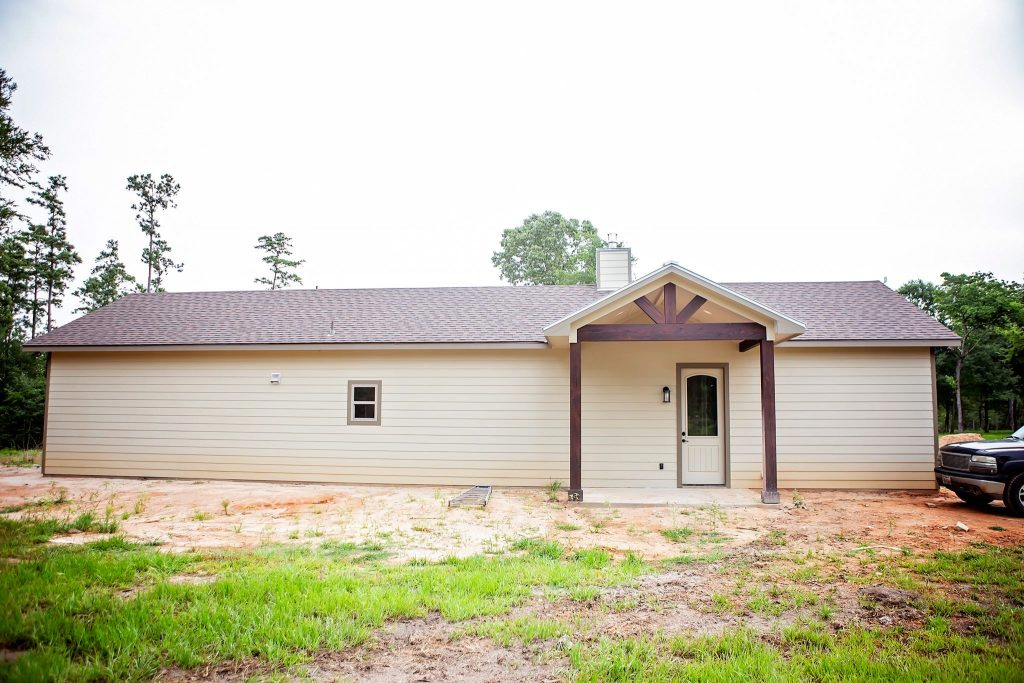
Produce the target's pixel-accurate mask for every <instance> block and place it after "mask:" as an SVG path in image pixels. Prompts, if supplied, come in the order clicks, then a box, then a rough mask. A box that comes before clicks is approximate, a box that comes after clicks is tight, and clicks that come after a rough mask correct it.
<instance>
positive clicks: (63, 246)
mask: <svg viewBox="0 0 1024 683" xmlns="http://www.w3.org/2000/svg"><path fill="white" fill-rule="evenodd" d="M67 188H68V185H67V180H66V179H65V178H64V176H59V175H58V176H50V180H49V184H48V185H47V186H46V187H44V188H40V189H38V190H37V191H36V192H35V194H34V196H32V197H29V199H28V201H29V203H30V204H34V205H36V206H39V207H41V208H42V209H44V210H45V211H46V215H47V219H46V223H45V224H41V225H39V224H36V225H32V226H30V228H29V230H28V232H27V233H26V235H27V242H28V245H29V246H30V249H29V251H30V253H31V256H30V267H31V271H32V290H33V291H32V303H31V319H32V322H31V330H32V332H31V336H32V337H35V336H36V328H37V326H38V322H39V319H40V318H45V320H46V325H45V331H46V332H49V331H50V330H52V329H53V311H54V309H55V308H60V306H61V305H62V304H63V303H64V293H65V292H66V291H67V289H68V287H69V286H70V285H71V281H72V280H73V279H74V276H75V272H74V267H75V266H76V265H78V264H79V263H81V262H82V259H81V257H79V255H78V252H77V251H75V247H74V245H73V244H71V242H70V241H68V235H67V217H66V215H65V213H64V202H63V200H61V198H60V192H61V190H64V191H67Z"/></svg>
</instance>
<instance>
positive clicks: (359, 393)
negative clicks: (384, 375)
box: [348, 380, 381, 425]
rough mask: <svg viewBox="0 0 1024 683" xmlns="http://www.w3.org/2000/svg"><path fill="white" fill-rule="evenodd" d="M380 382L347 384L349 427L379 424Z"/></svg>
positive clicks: (352, 381) (353, 382) (354, 381)
mask: <svg viewBox="0 0 1024 683" xmlns="http://www.w3.org/2000/svg"><path fill="white" fill-rule="evenodd" d="M380 385H381V382H380V380H366V381H357V380H349V383H348V423H349V424H350V425H379V424H380Z"/></svg>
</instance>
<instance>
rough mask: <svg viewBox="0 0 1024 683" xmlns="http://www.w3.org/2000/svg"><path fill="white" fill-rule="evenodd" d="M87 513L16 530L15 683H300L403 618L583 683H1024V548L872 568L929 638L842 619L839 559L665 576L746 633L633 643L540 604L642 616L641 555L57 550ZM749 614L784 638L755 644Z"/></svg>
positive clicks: (351, 548)
mask: <svg viewBox="0 0 1024 683" xmlns="http://www.w3.org/2000/svg"><path fill="white" fill-rule="evenodd" d="M88 514H90V513H85V514H83V515H82V516H80V517H78V518H76V519H73V520H64V521H59V520H48V519H42V518H37V519H27V520H20V521H16V520H11V519H3V518H0V555H2V556H3V557H6V558H16V561H13V562H12V561H7V562H0V614H2V615H3V618H2V619H0V648H3V649H7V650H12V651H15V652H24V654H23V655H22V656H20V657H18V658H17V659H15V660H14V661H13V662H2V663H0V681H2V680H75V681H78V680H129V681H131V680H145V679H149V678H151V677H153V676H155V675H156V674H157V673H158V672H159V671H160V670H161V669H163V668H167V667H182V668H185V669H196V668H198V667H202V666H205V665H207V664H214V663H219V662H232V661H236V662H237V661H249V660H253V659H254V658H255V660H256V661H258V662H259V663H260V665H261V666H262V667H263V669H264V670H265V671H264V673H267V674H279V675H286V674H287V672H289V671H293V670H299V669H298V667H301V665H302V664H304V663H306V662H308V661H310V660H311V658H312V657H313V656H314V655H315V654H316V653H318V652H324V651H341V650H345V649H346V648H350V647H352V646H355V645H358V644H361V643H364V642H365V641H366V640H367V639H368V638H370V637H372V636H373V634H374V633H375V632H376V631H378V630H379V629H380V628H382V627H383V626H384V625H385V624H386V623H387V622H389V621H394V620H401V619H415V618H421V617H426V616H428V615H430V614H440V615H441V617H443V618H444V619H445V620H448V621H450V622H462V624H461V625H460V627H459V628H458V629H456V631H455V632H454V635H453V637H468V636H473V637H483V638H489V639H491V640H493V641H494V643H495V644H497V645H499V646H502V647H509V646H520V645H522V646H530V647H531V648H537V650H536V652H537V653H538V655H537V656H538V657H540V658H542V659H543V657H545V656H546V655H545V653H546V652H551V651H562V652H564V653H565V654H566V655H567V656H568V659H569V664H570V667H571V668H570V670H569V672H568V673H567V679H568V680H575V681H641V680H642V681H682V680H687V681H689V680H693V681H744V680H758V681H805V680H813V681H839V680H870V681H888V680H897V681H916V680H937V681H955V682H956V683H962V682H963V681H967V680H971V681H973V680H982V681H986V680H990V681H1013V680H1018V681H1020V680H1024V673H1021V672H1024V547H1018V548H999V547H994V546H988V545H983V544H978V545H976V546H975V547H971V548H968V549H967V550H964V551H960V552H938V553H933V554H929V555H920V556H918V555H912V554H908V555H903V554H899V555H878V556H869V557H865V558H858V559H857V564H858V569H859V570H860V571H859V572H855V573H854V575H853V576H851V578H858V579H862V580H863V581H865V582H870V583H871V584H876V583H880V584H882V585H891V586H905V587H912V588H913V589H914V590H916V591H918V592H919V594H920V599H915V600H914V607H915V608H916V609H919V610H921V614H922V618H921V620H920V622H919V624H920V625H918V623H915V624H913V625H907V624H905V623H902V622H900V623H896V624H893V625H890V626H885V627H882V626H875V625H873V624H874V622H873V621H872V620H870V619H866V620H864V621H862V622H861V623H860V624H858V623H856V622H854V623H853V625H850V623H849V622H848V620H842V619H840V618H839V617H838V616H837V609H836V608H837V604H836V603H835V601H834V598H833V597H830V596H831V595H833V593H834V590H835V585H836V583H837V582H840V581H843V580H846V579H844V578H842V577H843V576H844V575H845V572H846V569H845V568H844V566H843V565H842V563H840V564H835V563H834V562H833V558H832V557H831V556H829V555H827V554H824V553H816V554H812V553H802V552H791V553H787V554H776V555H773V558H772V559H771V560H770V561H768V562H767V563H764V562H762V563H752V562H750V561H749V558H744V556H742V555H735V554H733V555H730V554H728V552H729V551H727V550H726V549H723V548H719V547H712V548H707V552H706V553H705V554H703V555H681V556H679V557H678V558H673V559H672V560H667V561H665V562H663V563H662V567H663V568H665V569H670V568H678V567H679V566H681V565H688V566H689V568H688V569H687V571H688V572H689V571H693V572H704V573H705V575H706V576H708V577H711V576H718V575H721V576H722V577H723V584H722V585H723V590H722V592H718V593H714V594H712V596H711V598H710V600H709V601H706V602H704V603H703V606H702V609H704V610H705V612H706V613H707V617H708V619H709V620H710V619H716V618H718V619H727V620H738V623H739V624H741V625H739V626H733V627H729V628H727V630H726V631H725V632H724V633H722V634H721V635H703V636H702V635H699V634H700V631H697V632H695V633H693V634H689V635H681V634H679V633H673V632H662V631H657V630H652V631H650V632H649V633H646V634H644V635H640V636H637V637H634V638H622V637H611V636H609V635H608V633H609V632H614V631H610V630H608V629H604V630H602V628H601V626H600V625H599V623H597V622H594V621H593V620H588V619H587V618H585V617H581V616H579V615H576V616H565V617H562V618H557V619H556V618H550V617H548V616H540V615H533V614H531V613H529V611H528V610H529V608H528V607H524V606H525V605H526V604H527V603H528V602H530V601H533V600H541V599H543V600H559V601H561V600H564V601H568V602H571V603H572V604H573V607H572V610H570V612H574V611H580V612H582V611H585V610H596V611H602V612H603V613H619V612H622V611H628V610H631V609H635V608H637V605H638V604H639V603H638V600H637V599H636V598H629V599H625V598H620V599H619V600H618V601H617V602H610V603H607V604H606V603H604V602H602V596H603V595H605V594H607V593H608V592H607V591H606V590H605V589H607V588H608V587H610V586H615V585H620V584H622V583H626V582H629V581H631V580H633V579H635V578H637V577H639V576H640V575H641V574H644V573H646V572H650V571H652V570H653V569H654V568H653V567H651V566H650V565H648V564H646V563H644V562H643V561H642V560H641V559H640V558H638V557H637V556H635V555H627V556H626V557H625V558H623V559H618V560H617V559H616V558H614V557H613V556H612V555H611V554H610V553H608V552H607V551H605V550H602V549H597V548H586V549H576V550H573V549H567V548H565V547H564V546H562V545H560V544H558V543H557V542H554V541H552V540H550V539H545V538H524V539H519V540H517V541H515V542H514V543H513V544H512V548H511V550H510V551H509V552H508V553H504V554H500V555H494V556H491V555H478V556H474V557H469V558H464V559H456V558H450V559H446V560H443V561H439V562H428V561H423V560H419V561H411V562H407V563H401V564H395V563H391V562H385V560H388V559H389V558H390V557H391V554H390V552H389V549H388V547H387V546H386V545H384V543H385V542H387V540H386V539H382V540H381V541H379V542H365V543H353V542H343V541H336V540H328V541H323V542H319V543H311V542H305V543H304V544H296V543H290V544H282V545H269V546H265V547H261V548H259V549H256V550H248V551H216V552H214V551H207V552H192V553H185V554H172V553H166V552H160V550H159V549H158V548H155V547H152V546H146V545H140V544H136V543H132V542H130V541H128V540H126V539H124V538H122V537H119V536H111V537H109V538H104V539H102V540H99V541H95V542H92V543H88V544H85V545H84V546H65V545H47V544H44V541H46V540H47V539H49V538H50V537H51V536H53V535H54V534H57V533H62V532H64V531H67V530H68V529H70V528H71V526H72V524H73V523H78V524H81V525H84V526H91V525H93V524H96V523H97V522H98V520H97V519H96V518H95V516H92V517H91V518H89V517H87V516H86V515H88ZM99 521H100V522H101V521H102V520H99ZM812 569H813V571H812ZM179 576H185V577H188V576H202V577H212V579H213V580H212V581H210V582H189V581H178V580H175V577H179ZM733 585H735V589H733V587H732V586H733ZM815 587H817V589H816V590H817V592H815V590H814V588H815ZM612 594H613V595H614V593H612ZM539 596H545V597H544V598H541V597H539ZM670 607H671V605H668V604H664V605H660V606H659V607H658V609H662V608H670ZM514 608H518V609H516V610H515V612H514V613H513V614H511V615H510V612H512V610H513V609H514ZM556 613H558V612H557V611H556ZM545 614H547V613H545ZM748 614H754V615H757V616H756V619H757V620H762V621H763V620H770V621H771V623H773V624H774V626H772V627H771V628H768V629H765V630H764V631H763V632H761V633H758V632H755V631H753V630H748V629H747V628H745V627H743V626H742V619H743V618H744V617H745V616H746V615H748ZM714 615H717V616H714ZM780 618H781V621H774V620H776V619H780ZM843 623H847V625H846V626H843V625H842V624H843ZM563 636H569V637H570V638H571V642H568V643H566V642H563V641H562V640H561V639H562V637H563ZM556 641H557V642H556Z"/></svg>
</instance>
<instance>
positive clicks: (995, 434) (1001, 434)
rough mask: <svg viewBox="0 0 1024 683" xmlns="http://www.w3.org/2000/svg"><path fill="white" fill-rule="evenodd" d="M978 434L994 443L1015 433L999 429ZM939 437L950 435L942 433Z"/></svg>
mask: <svg viewBox="0 0 1024 683" xmlns="http://www.w3.org/2000/svg"><path fill="white" fill-rule="evenodd" d="M970 431H971V430H970V429H968V430H967V432H968V433H969V432H970ZM952 433H953V434H956V433H957V432H952ZM977 433H978V434H981V438H983V439H986V440H988V441H992V440H994V439H1005V438H1006V437H1008V436H1009V435H1010V434H1013V431H1012V430H1009V429H997V430H995V431H991V432H977ZM939 436H940V437H943V436H949V434H947V433H941V434H939Z"/></svg>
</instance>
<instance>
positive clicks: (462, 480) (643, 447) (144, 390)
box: [46, 342, 935, 489]
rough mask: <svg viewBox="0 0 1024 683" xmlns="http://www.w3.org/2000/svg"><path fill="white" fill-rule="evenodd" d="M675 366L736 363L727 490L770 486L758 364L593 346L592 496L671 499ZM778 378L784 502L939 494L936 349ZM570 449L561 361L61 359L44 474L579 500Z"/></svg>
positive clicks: (834, 360) (814, 354)
mask: <svg viewBox="0 0 1024 683" xmlns="http://www.w3.org/2000/svg"><path fill="white" fill-rule="evenodd" d="M677 363H691V364H693V363H708V364H720V363H726V364H728V384H729V386H728V405H727V408H726V413H727V415H728V422H729V439H728V448H729V452H728V465H727V467H728V481H729V483H730V485H731V486H734V487H749V488H759V487H760V486H761V481H762V480H761V470H762V457H761V452H762V449H761V405H760V368H759V364H758V355H757V352H756V351H749V352H747V353H740V352H739V350H738V348H737V344H735V343H733V342H621V343H620V342H616V343H593V344H584V346H583V444H582V446H583V487H584V489H587V488H597V487H622V486H635V487H661V488H673V487H675V486H676V481H677V479H676V477H677V475H676V463H677V446H678V441H677V439H678V424H677V412H676V411H677V410H678V407H679V398H680V397H679V396H678V393H677V392H678V390H677V384H676V364H677ZM271 372H280V373H282V379H281V383H280V384H277V385H272V384H271V383H270V373H271ZM350 379H356V380H378V379H379V380H381V381H382V382H383V387H382V402H381V419H382V424H381V426H379V427H376V426H367V425H353V426H348V425H347V424H346V411H347V405H348V403H347V383H348V380H350ZM776 381H777V407H778V451H779V456H778V457H779V483H780V486H782V487H785V488H793V487H795V488H815V487H829V488H831V487H860V488H932V487H933V486H934V480H933V478H932V463H933V457H934V438H935V437H934V431H933V421H932V420H933V416H932V393H931V392H932V387H931V368H930V357H929V352H928V350H927V349H898V348H886V349H806V348H805V349H800V348H796V347H786V346H781V347H779V348H778V350H777V355H776ZM663 386H669V387H671V389H672V393H673V396H672V403H670V404H665V403H663V402H662V396H661V389H662V387H663ZM568 433H569V414H568V352H567V349H566V348H565V347H564V346H563V347H561V348H549V349H538V350H522V351H517V350H465V351H454V350H449V351H440V350H433V351H428V350H424V351H416V350H411V351H410V350H405V351H309V352H301V351H276V352H271V351H251V352H226V351H220V352H167V353H164V352H135V353H120V352H110V353H73V352H61V353H55V354H53V358H52V363H51V378H50V395H49V408H48V424H47V429H46V472H47V474H92V475H114V476H152V477H161V476H163V477H188V478H229V479H262V480H278V481H325V482H352V483H396V484H458V485H462V484H473V483H492V484H495V485H499V486H544V485H547V484H548V483H550V482H551V481H554V480H558V481H561V482H563V484H567V483H568V476H569V473H568V452H569V444H568ZM659 463H664V464H665V469H664V470H659V469H658V465H659Z"/></svg>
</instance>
